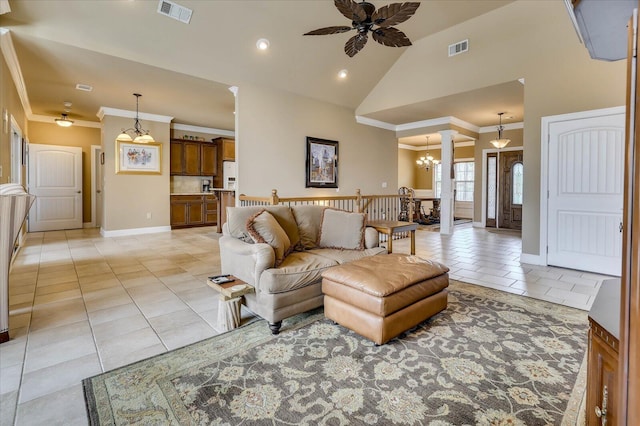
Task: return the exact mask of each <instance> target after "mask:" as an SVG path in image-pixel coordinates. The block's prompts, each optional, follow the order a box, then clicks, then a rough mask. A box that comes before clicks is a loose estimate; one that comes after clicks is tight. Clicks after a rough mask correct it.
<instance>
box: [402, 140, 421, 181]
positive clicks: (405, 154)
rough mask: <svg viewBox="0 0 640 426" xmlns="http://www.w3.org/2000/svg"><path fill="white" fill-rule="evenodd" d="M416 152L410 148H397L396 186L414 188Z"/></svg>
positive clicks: (416, 171)
mask: <svg viewBox="0 0 640 426" xmlns="http://www.w3.org/2000/svg"><path fill="white" fill-rule="evenodd" d="M417 173H418V168H417V167H416V152H415V151H412V150H410V149H402V148H399V149H398V187H402V186H406V187H407V188H414V187H415V181H416V174H417Z"/></svg>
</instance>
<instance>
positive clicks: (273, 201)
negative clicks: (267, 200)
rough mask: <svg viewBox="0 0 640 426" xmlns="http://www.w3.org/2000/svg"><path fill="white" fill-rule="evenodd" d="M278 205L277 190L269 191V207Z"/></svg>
mask: <svg viewBox="0 0 640 426" xmlns="http://www.w3.org/2000/svg"><path fill="white" fill-rule="evenodd" d="M278 204H280V198H279V197H278V190H277V189H272V190H271V205H272V206H277V205H278Z"/></svg>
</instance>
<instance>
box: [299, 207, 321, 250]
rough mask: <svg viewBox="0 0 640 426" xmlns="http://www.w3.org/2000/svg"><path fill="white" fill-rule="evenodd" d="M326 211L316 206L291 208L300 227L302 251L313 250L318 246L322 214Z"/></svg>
mask: <svg viewBox="0 0 640 426" xmlns="http://www.w3.org/2000/svg"><path fill="white" fill-rule="evenodd" d="M325 209H326V207H324V206H316V205H302V206H292V207H291V211H292V212H293V217H294V218H295V220H296V223H297V225H298V232H299V233H300V245H301V248H302V249H305V250H308V249H312V248H314V247H316V245H317V244H318V232H320V224H321V223H322V212H323V211H324V210H325Z"/></svg>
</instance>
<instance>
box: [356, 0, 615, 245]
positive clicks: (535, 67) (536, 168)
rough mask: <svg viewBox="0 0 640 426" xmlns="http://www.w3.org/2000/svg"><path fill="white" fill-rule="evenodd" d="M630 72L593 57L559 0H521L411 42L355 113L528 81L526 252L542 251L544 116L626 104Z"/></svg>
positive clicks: (526, 102) (381, 109)
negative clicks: (456, 48) (453, 48)
mask: <svg viewBox="0 0 640 426" xmlns="http://www.w3.org/2000/svg"><path fill="white" fill-rule="evenodd" d="M505 34H508V35H509V36H508V37H505ZM466 38H468V39H469V47H470V50H469V52H467V53H464V54H461V55H456V56H454V57H451V58H448V57H447V46H448V45H449V44H451V43H453V42H456V41H458V40H461V39H466ZM427 67H428V69H429V73H428V74H425V73H424V71H423V70H424V69H425V68H427ZM625 76H626V64H625V61H617V62H604V61H595V60H592V59H591V58H590V57H589V53H588V51H587V49H586V48H585V47H584V46H583V45H582V44H580V42H579V41H578V37H577V35H576V32H575V30H574V28H573V25H572V24H571V21H570V19H569V17H568V14H567V11H566V10H565V7H564V4H563V3H562V2H560V1H538V2H534V1H516V2H513V3H510V4H508V5H506V6H504V7H501V8H499V9H496V10H495V11H493V12H491V13H487V14H484V15H481V16H478V17H476V18H474V19H471V20H469V21H466V22H463V23H461V24H459V25H456V26H454V27H451V28H449V29H446V30H444V31H441V32H439V33H437V34H434V35H432V36H430V37H426V38H423V39H421V40H417V41H414V43H413V47H412V48H411V49H407V50H406V51H405V52H404V54H403V55H402V56H401V57H400V59H399V60H398V61H397V62H396V63H395V64H394V65H393V67H392V68H391V69H390V70H389V72H388V73H387V74H386V75H385V77H384V78H383V79H382V80H381V81H380V82H379V83H378V84H377V86H376V87H375V88H374V90H373V91H372V92H371V93H370V94H369V95H368V96H367V98H366V99H365V100H364V101H363V102H362V104H361V105H360V106H359V107H358V108H357V110H356V113H357V114H358V115H366V114H367V113H373V112H378V111H383V110H385V109H389V108H394V107H398V106H403V105H410V104H413V103H416V102H421V101H424V100H427V99H435V98H439V97H442V96H448V95H451V94H455V93H462V92H467V91H470V90H474V89H478V88H482V87H487V86H491V85H495V84H500V83H503V82H507V81H513V80H516V79H519V78H524V79H525V96H524V135H523V140H524V147H525V150H524V163H525V165H526V166H525V171H524V174H525V176H524V179H525V183H524V205H523V225H522V227H523V229H522V252H523V253H524V254H530V255H536V256H537V255H539V254H540V247H539V245H540V244H539V234H540V178H541V170H540V164H541V162H540V153H541V151H540V143H541V141H540V138H541V129H540V125H541V119H542V117H545V116H550V115H556V114H563V113H571V112H577V111H585V110H592V109H599V108H608V107H614V106H620V105H624V103H625V81H626V78H625Z"/></svg>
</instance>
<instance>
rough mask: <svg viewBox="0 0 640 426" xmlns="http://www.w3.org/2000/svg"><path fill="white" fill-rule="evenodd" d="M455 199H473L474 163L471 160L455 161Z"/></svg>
mask: <svg viewBox="0 0 640 426" xmlns="http://www.w3.org/2000/svg"><path fill="white" fill-rule="evenodd" d="M453 167H454V169H455V176H456V201H473V179H474V176H473V174H474V169H475V164H474V163H473V161H465V162H464V163H455V164H454V165H453Z"/></svg>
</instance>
